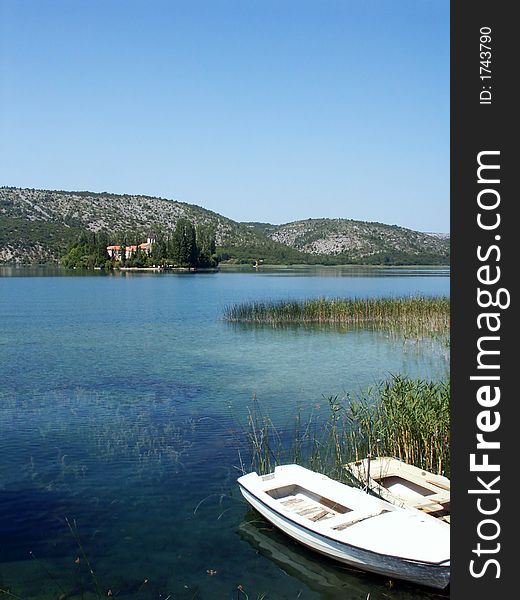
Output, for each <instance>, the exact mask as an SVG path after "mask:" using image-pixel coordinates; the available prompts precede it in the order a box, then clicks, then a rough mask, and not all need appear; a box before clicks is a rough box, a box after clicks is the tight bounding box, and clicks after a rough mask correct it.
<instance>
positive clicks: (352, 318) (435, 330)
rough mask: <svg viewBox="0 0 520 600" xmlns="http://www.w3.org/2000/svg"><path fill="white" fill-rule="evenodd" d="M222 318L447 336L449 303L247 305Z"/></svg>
mask: <svg viewBox="0 0 520 600" xmlns="http://www.w3.org/2000/svg"><path fill="white" fill-rule="evenodd" d="M224 318H225V319H226V320H227V321H230V322H234V323H253V324H266V325H272V326H281V325H298V324H302V325H305V324H319V325H321V324H330V325H340V326H345V327H358V328H361V327H364V328H369V329H377V330H382V331H398V332H400V333H403V334H404V335H406V336H409V337H411V336H414V337H424V336H447V335H448V333H449V328H450V301H449V299H448V298H446V297H424V296H413V297H408V298H332V299H326V298H320V299H309V300H301V301H278V302H246V303H243V304H237V305H233V306H229V307H227V308H226V309H225V312H224Z"/></svg>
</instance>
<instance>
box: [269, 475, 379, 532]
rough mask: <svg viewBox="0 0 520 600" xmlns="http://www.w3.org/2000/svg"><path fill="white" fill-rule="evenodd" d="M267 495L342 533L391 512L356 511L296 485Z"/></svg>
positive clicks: (298, 513)
mask: <svg viewBox="0 0 520 600" xmlns="http://www.w3.org/2000/svg"><path fill="white" fill-rule="evenodd" d="M266 494H268V495H269V496H270V497H271V498H273V499H275V500H277V501H278V504H280V506H282V507H283V508H284V509H285V510H287V511H289V512H291V513H293V514H297V515H299V516H300V517H303V518H304V519H307V520H308V521H311V522H314V523H316V522H320V523H321V522H324V521H328V522H327V525H330V527H331V529H333V530H335V531H342V530H344V529H346V528H347V527H350V526H351V525H354V524H355V523H359V522H360V521H364V520H365V519H368V518H370V517H375V516H377V515H381V514H383V513H385V512H389V511H388V510H386V509H384V508H378V509H377V510H375V511H374V510H372V512H369V513H367V512H366V511H364V512H362V511H359V510H355V509H353V508H350V507H348V506H344V505H343V504H339V503H337V502H334V501H333V500H331V499H330V498H326V497H324V496H320V495H319V494H316V493H314V492H312V491H311V490H308V489H306V488H304V487H301V486H299V485H296V484H293V485H285V486H282V487H277V488H273V489H270V490H266ZM329 520H330V522H329Z"/></svg>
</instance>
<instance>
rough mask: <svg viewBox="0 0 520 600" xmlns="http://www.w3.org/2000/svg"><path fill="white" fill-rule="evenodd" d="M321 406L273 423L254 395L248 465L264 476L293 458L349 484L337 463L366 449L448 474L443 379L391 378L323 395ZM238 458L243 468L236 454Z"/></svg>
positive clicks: (362, 455)
mask: <svg viewBox="0 0 520 600" xmlns="http://www.w3.org/2000/svg"><path fill="white" fill-rule="evenodd" d="M325 404H326V411H325V414H324V412H323V411H322V410H316V409H315V410H313V411H311V412H310V413H306V414H304V411H302V410H299V411H298V412H297V415H296V419H295V422H294V423H293V424H291V425H289V426H287V427H280V426H279V425H276V424H275V423H274V422H273V420H272V419H271V417H270V416H269V415H268V414H266V413H265V412H264V411H263V410H262V408H261V406H260V404H259V402H258V400H256V398H254V399H253V404H252V406H251V408H250V410H249V415H248V419H247V424H246V427H245V430H244V436H243V438H244V439H245V442H246V454H247V456H248V458H249V469H248V470H254V471H257V472H258V473H261V474H266V473H269V472H271V471H272V470H273V469H274V467H275V466H276V465H278V464H287V463H297V464H301V465H303V466H306V467H308V468H310V469H312V470H315V471H319V472H321V473H324V474H326V475H328V476H329V477H332V478H333V479H338V480H340V481H349V482H350V483H356V482H355V481H353V480H352V478H351V476H350V474H349V472H348V471H347V470H346V469H345V466H344V465H345V464H346V463H348V462H351V461H353V460H359V459H362V458H365V457H366V456H367V455H368V454H371V455H372V456H393V457H397V458H400V459H401V460H403V461H405V462H407V463H409V464H413V465H415V466H417V467H420V468H422V469H426V470H428V471H431V472H434V473H437V474H442V475H446V476H447V477H449V474H450V386H449V383H448V382H432V381H424V380H414V379H409V378H407V377H402V376H395V377H393V378H392V379H391V380H389V381H386V382H382V383H381V384H380V385H378V386H376V387H375V388H373V389H371V390H368V391H367V392H366V393H365V394H363V395H362V396H361V397H358V398H356V399H352V398H351V397H349V396H347V397H345V398H342V399H339V398H338V397H330V398H327V399H326V402H325ZM241 462H242V469H243V470H245V469H244V461H243V457H242V456H241Z"/></svg>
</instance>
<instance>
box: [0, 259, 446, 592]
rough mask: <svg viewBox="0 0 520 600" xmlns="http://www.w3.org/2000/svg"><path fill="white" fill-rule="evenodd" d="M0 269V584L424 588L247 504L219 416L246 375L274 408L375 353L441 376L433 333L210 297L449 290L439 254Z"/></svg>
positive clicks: (315, 391)
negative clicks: (394, 262)
mask: <svg viewBox="0 0 520 600" xmlns="http://www.w3.org/2000/svg"><path fill="white" fill-rule="evenodd" d="M0 275H4V276H3V277H0V350H1V355H2V360H1V363H0V376H1V389H0V589H2V588H3V589H7V588H9V590H10V591H11V593H14V594H16V595H18V596H20V597H22V598H58V597H62V598H76V597H77V598H81V597H84V598H88V597H92V598H93V597H96V595H97V594H99V595H100V596H103V597H105V596H106V595H107V594H108V592H109V590H110V594H109V595H113V596H116V595H117V596H118V597H119V598H157V599H159V598H161V599H163V600H165V599H166V598H168V597H169V598H170V599H173V598H175V599H191V598H198V599H213V598H216V599H220V598H222V599H227V598H243V599H245V598H246V595H247V597H249V598H250V599H251V600H253V599H256V598H257V597H259V596H260V595H261V594H262V593H267V594H268V596H267V597H268V598H272V599H277V598H280V599H284V598H287V599H289V598H291V599H292V598H330V599H335V598H360V599H361V598H362V599H363V600H365V599H366V597H367V594H368V593H370V594H371V598H372V599H373V598H388V597H390V598H413V597H428V596H429V594H428V593H427V592H425V591H423V590H416V589H415V588H414V587H413V586H408V585H406V584H396V585H395V586H394V587H393V588H389V587H388V586H387V582H386V581H384V579H382V578H378V577H373V576H369V575H365V574H360V573H357V572H353V571H349V570H347V569H344V568H343V567H340V566H338V565H336V564H333V563H330V562H329V561H326V560H323V559H321V558H319V557H316V556H315V555H314V554H312V553H309V552H308V551H306V550H305V549H302V548H300V547H298V546H295V545H294V544H293V543H292V542H291V541H290V540H287V539H286V538H284V537H283V536H280V534H278V533H277V532H276V531H273V530H272V529H271V528H270V527H269V526H268V525H267V524H265V523H263V522H262V521H261V520H259V518H258V517H257V516H255V514H254V513H252V512H251V511H249V509H248V507H247V505H246V504H245V503H244V502H243V501H242V500H241V497H240V495H239V493H238V490H237V489H236V485H235V481H236V478H237V476H239V474H240V473H239V470H238V466H239V464H240V461H239V457H238V452H237V434H236V423H237V422H239V421H243V420H244V418H245V415H246V414H247V408H248V406H250V405H251V398H252V396H253V394H256V397H257V398H258V399H259V401H260V402H261V404H262V406H263V407H265V408H266V409H268V410H269V412H270V414H271V415H273V416H274V418H275V419H277V420H278V422H279V423H282V424H287V423H290V421H291V419H293V418H294V416H293V415H294V412H295V409H296V407H298V406H303V407H306V406H316V405H320V403H323V401H324V399H323V396H324V395H330V394H334V395H336V394H338V395H343V394H345V393H347V392H356V391H357V390H360V389H366V388H367V387H368V386H370V385H372V384H374V383H376V382H378V381H379V380H381V379H384V378H387V377H388V376H389V375H390V374H392V373H404V374H408V375H410V376H413V377H415V376H417V377H427V378H433V379H435V378H441V377H444V376H446V374H447V372H448V368H449V366H448V361H447V351H446V349H445V348H438V347H436V346H435V345H432V344H431V343H430V342H428V343H424V344H421V343H417V342H412V341H403V340H402V339H396V338H395V337H391V336H388V335H386V334H382V333H377V332H368V331H355V332H339V331H334V330H320V329H316V328H291V329H270V328H251V327H239V326H234V325H231V324H228V323H226V322H224V321H223V320H222V312H223V309H224V307H225V306H227V305H229V304H231V303H234V302H241V301H245V300H253V299H255V300H260V299H266V300H267V299H289V298H295V299H299V298H307V297H320V296H329V297H331V296H357V297H360V296H361V297H364V296H388V295H392V296H399V295H403V294H405V295H406V294H414V293H423V294H433V295H437V294H444V295H447V294H448V293H449V273H448V271H446V270H443V269H385V270H382V269H341V268H329V269H319V268H316V269H287V270H280V271H272V272H259V273H250V272H222V273H205V274H202V273H201V274H184V275H175V274H159V275H158V274H131V275H130V274H129V275H113V276H101V275H95V276H80V275H75V274H74V275H67V274H64V273H57V272H53V271H50V270H47V271H46V270H41V271H40V270H23V271H20V270H9V269H4V270H3V271H0ZM67 520H68V522H69V524H70V525H71V528H72V532H71V531H70V529H69V526H68V525H67ZM83 552H84V554H83ZM78 559H79V560H78ZM87 563H90V567H92V570H93V572H94V576H92V574H90V573H89V564H87ZM214 571H216V573H214ZM239 585H241V586H242V588H243V589H242V590H239V589H237V586H239Z"/></svg>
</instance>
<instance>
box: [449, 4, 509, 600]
mask: <svg viewBox="0 0 520 600" xmlns="http://www.w3.org/2000/svg"><path fill="white" fill-rule="evenodd" d="M515 8H516V6H515V3H513V2H508V1H507V0H502V1H500V0H497V1H494V2H493V1H491V0H487V1H483V0H452V2H451V247H452V251H451V305H452V329H451V403H452V405H451V419H452V434H451V440H452V441H451V481H452V486H451V538H452V541H451V554H452V561H451V571H452V575H451V585H450V593H451V596H452V597H453V598H455V599H457V600H458V599H461V600H465V599H466V598H471V600H489V598H491V597H503V598H507V597H511V592H510V590H513V596H514V595H515V593H514V590H515V589H517V588H518V582H517V580H516V573H517V571H518V567H517V566H516V555H517V553H518V550H517V545H518V543H517V540H516V531H517V529H518V528H517V527H516V526H515V525H516V523H517V520H518V519H517V515H516V512H517V511H516V505H517V502H516V498H517V491H516V489H514V488H516V487H517V486H516V485H515V484H516V482H517V481H518V469H517V467H516V465H515V464H513V462H515V463H516V462H517V461H516V456H517V446H516V444H514V441H515V440H516V439H518V438H519V428H518V426H517V419H516V415H515V410H514V409H515V408H516V404H517V399H518V383H517V377H516V373H517V372H518V365H517V362H518V361H517V358H516V356H517V354H518V343H517V335H518V331H519V330H520V328H519V327H518V322H517V320H516V322H515V317H516V315H515V312H514V311H515V307H516V304H515V299H516V296H515V294H514V292H513V289H512V288H513V286H514V284H516V274H517V273H518V270H519V269H518V260H517V257H518V254H519V251H518V244H517V240H518V239H519V237H520V236H519V231H520V224H519V223H518V221H516V220H515V215H514V213H515V212H516V211H515V208H516V206H517V205H518V204H519V201H518V191H516V190H514V189H513V185H514V183H516V181H517V173H518V171H519V167H518V160H517V159H518V156H519V153H518V149H517V148H516V144H517V143H518V142H517V140H516V139H515V138H516V137H517V133H516V131H517V130H518V129H519V118H518V108H517V106H515V104H518V100H517V93H516V91H515V90H514V89H513V88H514V87H516V86H515V83H516V81H517V79H518V77H517V72H518V65H517V62H518V60H517V58H518V57H519V56H520V53H519V52H518V46H517V41H518V39H519V34H518V20H517V18H516V16H515V15H514V14H513V11H514V9H515ZM482 28H486V29H485V31H486V32H487V28H490V30H491V41H490V42H489V43H487V45H488V46H491V57H490V58H491V60H490V63H489V64H487V63H485V64H483V65H482V64H481V62H480V61H481V60H483V59H487V58H489V56H487V55H484V56H481V55H480V52H481V51H482V50H484V51H485V50H487V49H483V48H481V47H480V43H481V42H482V40H481V39H480V35H481V33H482ZM485 41H486V42H487V40H485ZM481 66H484V67H488V68H489V69H490V71H491V78H487V77H484V78H483V77H482V75H485V74H486V72H485V71H482V70H481ZM484 91H485V92H491V97H492V98H491V103H489V102H488V103H482V102H483V101H484V102H486V101H488V100H489V96H490V94H489V93H485V94H483V95H481V94H482V92H484ZM489 151H495V152H496V151H499V152H500V155H499V158H498V162H499V164H500V176H499V178H500V183H499V184H498V185H496V186H495V184H490V187H495V189H496V190H497V191H499V193H500V197H501V201H500V206H499V208H498V209H497V211H495V212H496V213H500V218H501V221H500V227H499V229H496V230H494V231H486V230H484V229H483V228H482V227H479V224H478V222H477V216H478V213H479V211H480V209H479V206H478V203H477V197H478V194H479V191H481V190H482V188H483V185H482V182H481V183H480V184H479V182H478V174H477V168H478V166H479V165H478V159H477V157H478V155H479V153H480V152H489ZM496 156H497V155H495V157H496ZM493 160H494V159H493ZM496 172H497V171H495V173H496ZM488 179H495V178H494V177H488ZM513 182H514V183H513ZM485 185H487V184H485ZM481 212H482V211H481ZM490 218H494V217H492V216H491V213H488V214H487V215H486V219H488V222H489V219H490ZM496 235H499V239H498V240H497V239H496V237H495V236H496ZM492 244H497V245H498V247H499V250H500V255H499V257H498V256H497V252H496V251H494V252H493V254H491V258H490V259H489V260H487V261H484V262H483V261H482V260H481V259H479V257H478V255H477V249H478V246H481V249H482V251H483V252H485V250H487V249H489V248H490V246H491V245H492ZM481 254H482V252H481ZM486 262H487V264H489V265H490V266H491V273H492V274H493V276H494V275H495V273H496V272H497V271H496V268H497V267H499V268H500V273H501V277H500V283H499V284H498V285H496V286H495V288H494V292H496V291H497V288H498V287H501V288H505V289H508V290H509V291H511V306H510V307H509V308H507V309H501V308H498V309H493V308H491V309H486V308H482V307H481V306H479V302H478V297H477V289H478V288H479V287H486V286H482V284H481V283H479V280H478V269H479V268H480V267H481V266H482V265H483V264H485V263H486ZM488 287H489V289H490V290H491V288H492V286H488ZM483 312H498V313H499V314H500V322H501V326H500V329H499V331H498V332H496V333H492V334H491V335H497V336H499V337H500V340H499V341H498V342H496V341H494V342H491V343H492V344H496V345H495V346H494V347H493V350H499V354H498V355H494V356H493V359H497V362H498V363H499V365H500V366H499V368H498V369H495V371H494V372H493V374H495V375H499V376H500V381H499V382H498V385H499V386H500V392H501V399H500V403H499V405H498V406H497V407H496V408H492V409H490V410H491V411H493V413H494V411H498V412H499V413H500V427H499V429H498V430H497V431H494V432H489V433H486V434H485V437H486V438H487V439H489V440H495V441H497V440H498V441H499V442H500V448H499V449H494V450H489V451H488V450H484V451H483V450H478V449H477V441H478V440H477V438H476V436H477V434H478V433H479V432H480V431H479V427H478V421H477V419H478V418H479V417H478V416H479V413H481V411H482V410H483V407H482V406H481V405H479V403H478V401H477V392H478V390H479V387H480V386H482V385H484V384H485V383H484V382H483V381H476V380H471V379H470V377H471V376H475V375H482V374H483V370H482V369H481V370H480V371H479V370H478V361H477V355H478V348H477V342H478V340H479V338H480V337H481V336H485V335H490V334H489V332H487V333H486V328H484V329H483V328H479V322H478V320H477V319H478V317H479V314H482V313H483ZM486 343H488V344H489V343H490V342H486ZM488 358H489V356H488ZM488 373H489V371H488ZM491 385H495V384H494V383H492V384H491ZM485 452H487V454H488V459H489V462H490V463H492V464H495V465H496V464H498V465H499V466H500V472H498V473H497V472H480V473H479V472H475V471H471V469H470V456H471V454H476V457H477V460H478V462H479V463H480V464H481V463H482V462H483V460H485V459H483V457H482V455H483V454H484V453H485ZM491 475H494V476H496V475H500V482H499V483H498V485H496V486H494V488H495V490H496V489H499V494H495V492H493V493H483V494H477V493H475V494H470V493H468V491H469V490H475V489H477V490H478V488H479V487H480V488H482V486H481V485H480V484H479V483H478V481H477V477H478V476H480V477H481V478H482V479H483V480H485V481H486V482H488V483H490V482H491V480H492V479H493V477H491ZM496 498H499V499H500V510H499V512H497V513H496V514H494V515H490V514H488V515H486V514H484V513H483V512H482V509H484V510H486V509H487V510H489V511H490V510H492V507H496V502H495V499H496ZM479 499H480V507H479ZM513 511H515V513H513ZM486 520H494V521H495V522H497V523H498V525H499V528H498V537H497V538H495V539H491V538H493V536H494V534H495V532H496V531H497V529H496V526H495V525H494V524H493V523H491V522H489V521H488V522H487V523H486ZM482 534H483V535H484V537H485V536H488V538H489V539H483V535H482ZM471 561H474V562H473V571H474V573H473V574H472V573H471ZM487 561H490V562H489V563H488V562H487ZM493 561H496V562H493ZM513 561H514V562H513ZM486 564H487V566H486ZM497 564H498V565H499V568H498V567H497ZM475 573H477V575H478V576H475ZM516 595H518V591H517V592H516Z"/></svg>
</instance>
